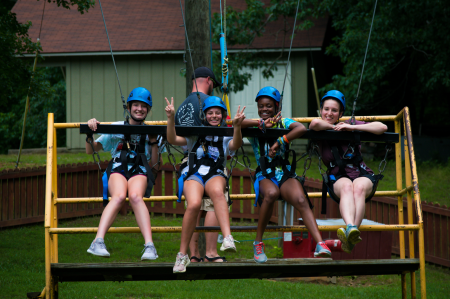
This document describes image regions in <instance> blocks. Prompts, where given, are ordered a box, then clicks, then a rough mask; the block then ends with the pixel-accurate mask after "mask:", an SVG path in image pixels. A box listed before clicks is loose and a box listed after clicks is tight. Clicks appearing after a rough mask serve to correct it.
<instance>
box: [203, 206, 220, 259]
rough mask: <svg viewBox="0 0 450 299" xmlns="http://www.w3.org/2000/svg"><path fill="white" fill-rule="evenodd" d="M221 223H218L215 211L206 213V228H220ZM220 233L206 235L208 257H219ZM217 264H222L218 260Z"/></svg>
mask: <svg viewBox="0 0 450 299" xmlns="http://www.w3.org/2000/svg"><path fill="white" fill-rule="evenodd" d="M218 225H219V221H217V217H216V214H215V213H214V212H213V211H209V212H207V213H206V217H205V226H218ZM218 236H219V233H205V239H206V256H207V257H209V258H212V257H218V256H219V254H218V253H217V237H218ZM217 262H219V263H220V262H222V261H220V260H218V261H217Z"/></svg>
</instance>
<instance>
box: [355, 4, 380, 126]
mask: <svg viewBox="0 0 450 299" xmlns="http://www.w3.org/2000/svg"><path fill="white" fill-rule="evenodd" d="M377 3H378V0H375V6H374V7H373V15H372V23H371V24H370V31H369V37H368V38H367V46H366V53H365V54H364V61H363V66H362V70H361V77H360V78H359V85H358V92H357V93H356V98H355V101H354V102H353V110H352V117H351V119H350V124H352V125H354V124H356V119H355V109H356V100H358V96H359V90H360V88H361V82H362V78H363V74H364V66H365V64H366V58H367V50H368V49H369V42H370V35H371V34H372V27H373V20H374V19H375V11H376V10H377Z"/></svg>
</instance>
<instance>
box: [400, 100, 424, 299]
mask: <svg viewBox="0 0 450 299" xmlns="http://www.w3.org/2000/svg"><path fill="white" fill-rule="evenodd" d="M404 119H405V127H406V139H407V141H408V151H409V163H410V167H411V176H412V184H413V189H414V201H415V202H416V209H417V218H418V223H419V228H420V229H419V259H420V293H421V298H422V299H424V298H426V297H427V285H426V275H425V244H424V232H423V216H422V203H421V201H420V191H419V178H418V176H417V165H416V157H415V155H414V144H413V138H412V133H411V118H410V116H409V108H408V107H405V109H404Z"/></svg>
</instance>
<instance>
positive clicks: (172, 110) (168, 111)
mask: <svg viewBox="0 0 450 299" xmlns="http://www.w3.org/2000/svg"><path fill="white" fill-rule="evenodd" d="M165 99H166V103H167V106H166V108H165V109H164V110H165V111H166V115H167V118H171V117H174V116H175V108H174V107H173V97H172V102H171V103H169V100H168V99H167V98H165Z"/></svg>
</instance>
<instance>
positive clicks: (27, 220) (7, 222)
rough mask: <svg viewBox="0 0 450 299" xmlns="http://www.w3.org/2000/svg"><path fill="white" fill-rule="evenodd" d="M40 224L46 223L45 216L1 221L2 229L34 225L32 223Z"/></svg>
mask: <svg viewBox="0 0 450 299" xmlns="http://www.w3.org/2000/svg"><path fill="white" fill-rule="evenodd" d="M38 222H44V216H43V215H41V216H34V217H30V218H22V219H11V220H5V221H0V227H11V226H18V225H25V224H32V223H38Z"/></svg>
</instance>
